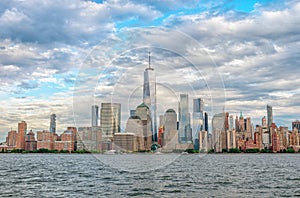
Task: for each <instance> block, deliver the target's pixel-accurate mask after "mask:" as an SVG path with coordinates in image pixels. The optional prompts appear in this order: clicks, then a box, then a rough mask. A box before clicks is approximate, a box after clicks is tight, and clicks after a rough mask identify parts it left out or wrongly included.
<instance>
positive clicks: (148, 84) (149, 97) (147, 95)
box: [143, 51, 157, 142]
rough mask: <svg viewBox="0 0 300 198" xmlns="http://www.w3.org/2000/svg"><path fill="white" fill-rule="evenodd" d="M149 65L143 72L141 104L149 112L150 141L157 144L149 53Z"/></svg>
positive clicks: (154, 84) (153, 75)
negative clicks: (144, 105)
mask: <svg viewBox="0 0 300 198" xmlns="http://www.w3.org/2000/svg"><path fill="white" fill-rule="evenodd" d="M148 57H149V62H148V63H149V65H148V67H147V68H146V69H145V71H144V89H143V102H144V104H146V105H147V106H148V107H149V109H150V112H151V129H152V141H153V142H157V119H156V77H155V73H154V68H151V65H150V51H149V52H148Z"/></svg>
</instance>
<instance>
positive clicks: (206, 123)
mask: <svg viewBox="0 0 300 198" xmlns="http://www.w3.org/2000/svg"><path fill="white" fill-rule="evenodd" d="M204 131H207V132H208V114H207V112H205V113H204Z"/></svg>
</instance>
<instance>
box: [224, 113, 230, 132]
mask: <svg viewBox="0 0 300 198" xmlns="http://www.w3.org/2000/svg"><path fill="white" fill-rule="evenodd" d="M228 129H229V113H228V112H226V113H225V131H226V130H228Z"/></svg>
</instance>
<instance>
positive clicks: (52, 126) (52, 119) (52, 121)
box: [49, 113, 56, 133]
mask: <svg viewBox="0 0 300 198" xmlns="http://www.w3.org/2000/svg"><path fill="white" fill-rule="evenodd" d="M49 131H50V132H51V133H55V132H56V115H55V114H54V113H53V114H51V115H50V130H49Z"/></svg>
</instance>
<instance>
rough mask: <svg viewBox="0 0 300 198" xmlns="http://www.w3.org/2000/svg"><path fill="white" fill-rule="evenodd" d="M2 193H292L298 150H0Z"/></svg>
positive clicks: (296, 188) (297, 183)
mask: <svg viewBox="0 0 300 198" xmlns="http://www.w3.org/2000/svg"><path fill="white" fill-rule="evenodd" d="M0 195H1V197H295V196H298V197H299V196H300V155H299V154H210V155H197V154H188V155H176V154H161V155H155V154H127V155H91V154H0Z"/></svg>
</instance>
